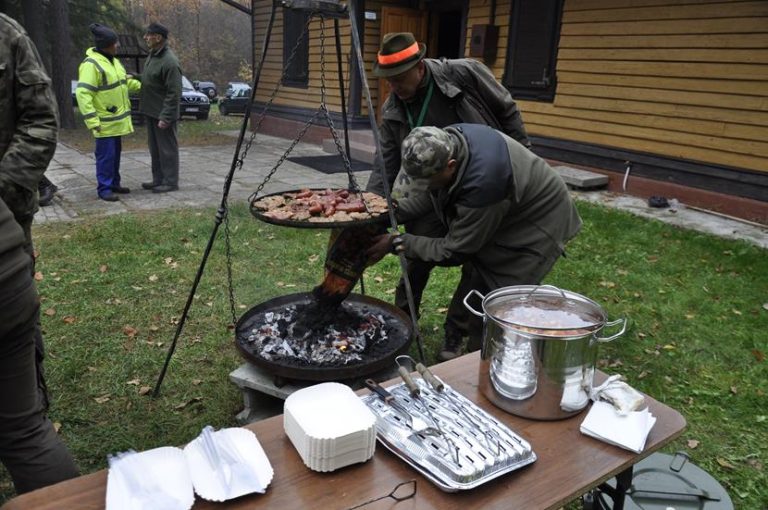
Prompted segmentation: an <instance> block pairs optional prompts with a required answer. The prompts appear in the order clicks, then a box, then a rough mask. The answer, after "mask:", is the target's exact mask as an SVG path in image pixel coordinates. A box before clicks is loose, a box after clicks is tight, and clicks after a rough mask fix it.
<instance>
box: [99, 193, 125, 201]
mask: <svg viewBox="0 0 768 510" xmlns="http://www.w3.org/2000/svg"><path fill="white" fill-rule="evenodd" d="M99 198H100V199H102V200H104V201H105V202H117V201H118V200H120V199H119V198H117V195H115V194H114V193H105V194H103V195H101V196H100V197H99Z"/></svg>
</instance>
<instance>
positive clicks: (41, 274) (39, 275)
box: [35, 271, 43, 282]
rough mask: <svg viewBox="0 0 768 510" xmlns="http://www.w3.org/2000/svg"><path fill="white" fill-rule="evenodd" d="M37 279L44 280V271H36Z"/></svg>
mask: <svg viewBox="0 0 768 510" xmlns="http://www.w3.org/2000/svg"><path fill="white" fill-rule="evenodd" d="M35 281H36V282H42V281H43V273H41V272H40V271H38V272H36V273H35Z"/></svg>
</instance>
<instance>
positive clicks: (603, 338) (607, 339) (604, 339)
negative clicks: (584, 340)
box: [595, 317, 628, 343]
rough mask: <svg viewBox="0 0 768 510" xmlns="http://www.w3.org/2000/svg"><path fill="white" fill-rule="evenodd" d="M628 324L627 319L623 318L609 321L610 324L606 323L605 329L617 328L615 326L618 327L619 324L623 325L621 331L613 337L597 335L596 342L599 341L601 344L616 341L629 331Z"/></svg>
mask: <svg viewBox="0 0 768 510" xmlns="http://www.w3.org/2000/svg"><path fill="white" fill-rule="evenodd" d="M627 322H628V321H627V318H626V317H622V318H621V319H616V320H615V321H608V322H606V323H605V326H603V329H605V328H610V327H613V326H615V325H617V324H619V323H623V324H622V325H621V330H620V331H619V332H618V333H616V334H614V335H611V336H597V335H595V340H597V341H598V342H600V343H605V342H611V341H613V340H616V339H617V338H619V337H620V336H621V335H623V334H624V332H625V331H626V330H627Z"/></svg>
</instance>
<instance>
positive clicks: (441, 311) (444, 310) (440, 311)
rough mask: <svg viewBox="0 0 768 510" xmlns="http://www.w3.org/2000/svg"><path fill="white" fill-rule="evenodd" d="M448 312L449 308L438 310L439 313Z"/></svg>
mask: <svg viewBox="0 0 768 510" xmlns="http://www.w3.org/2000/svg"><path fill="white" fill-rule="evenodd" d="M447 311H448V309H447V308H438V309H437V313H445V312H447Z"/></svg>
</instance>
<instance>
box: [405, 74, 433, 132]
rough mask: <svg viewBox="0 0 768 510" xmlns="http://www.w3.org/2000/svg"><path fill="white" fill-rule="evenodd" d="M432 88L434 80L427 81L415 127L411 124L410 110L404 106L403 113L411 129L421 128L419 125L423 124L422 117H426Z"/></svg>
mask: <svg viewBox="0 0 768 510" xmlns="http://www.w3.org/2000/svg"><path fill="white" fill-rule="evenodd" d="M434 88H435V82H434V80H429V87H427V97H425V98H424V104H422V105H421V112H419V120H418V122H417V123H416V125H414V124H413V117H412V116H411V109H410V108H408V105H407V104H406V105H405V113H407V114H408V125H409V126H411V129H414V128H417V127H421V124H422V123H423V122H424V117H426V116H427V108H429V102H430V101H431V100H432V90H433V89H434Z"/></svg>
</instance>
